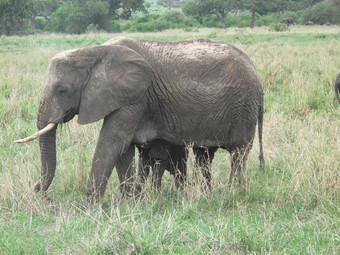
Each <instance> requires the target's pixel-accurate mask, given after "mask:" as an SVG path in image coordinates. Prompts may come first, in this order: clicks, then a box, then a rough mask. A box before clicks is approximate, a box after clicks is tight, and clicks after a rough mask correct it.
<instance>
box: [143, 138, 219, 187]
mask: <svg viewBox="0 0 340 255" xmlns="http://www.w3.org/2000/svg"><path fill="white" fill-rule="evenodd" d="M137 147H138V150H139V171H138V172H139V176H140V180H141V183H145V180H146V179H147V177H148V176H149V173H150V168H151V169H152V182H153V186H154V188H156V189H160V187H161V183H162V176H163V174H164V172H165V170H168V171H169V172H170V174H171V175H173V176H174V178H175V185H176V187H177V188H183V187H184V185H185V183H186V181H187V159H188V150H187V148H186V147H185V146H181V145H173V144H170V143H168V142H166V141H162V140H159V139H156V140H154V141H152V142H151V144H148V145H145V146H137ZM216 150H217V148H207V149H203V148H193V152H194V156H195V168H196V169H197V170H201V172H202V175H203V178H204V179H203V186H204V187H208V188H209V189H211V173H210V171H211V170H210V169H211V163H212V160H213V158H214V154H215V152H216ZM195 181H197V171H195Z"/></svg>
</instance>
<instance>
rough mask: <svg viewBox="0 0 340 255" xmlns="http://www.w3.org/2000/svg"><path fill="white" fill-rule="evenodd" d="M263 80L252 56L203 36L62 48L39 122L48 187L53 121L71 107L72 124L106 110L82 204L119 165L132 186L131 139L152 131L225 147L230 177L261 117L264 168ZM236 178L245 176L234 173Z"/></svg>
mask: <svg viewBox="0 0 340 255" xmlns="http://www.w3.org/2000/svg"><path fill="white" fill-rule="evenodd" d="M263 97H264V93H263V89H262V85H261V82H260V79H259V76H258V73H257V71H256V68H255V66H254V64H253V63H252V61H251V60H250V58H249V57H248V56H247V55H246V54H245V53H243V52H242V51H241V50H239V49H238V48H236V47H234V46H232V45H229V44H225V43H223V42H219V41H213V40H210V39H188V40H183V41H177V42H160V41H151V40H141V39H130V38H125V37H116V38H113V39H111V40H109V41H107V42H105V43H103V44H101V45H93V46H85V47H81V48H78V49H74V50H68V51H64V52H61V53H59V54H57V55H56V56H54V57H53V58H52V59H51V60H50V62H49V66H48V70H47V78H46V82H45V85H44V89H43V93H42V96H41V100H40V104H39V109H38V116H37V128H38V130H39V131H38V132H37V133H35V134H33V135H31V136H29V137H27V138H24V139H20V140H17V141H16V142H17V143H22V142H28V141H30V140H33V139H35V138H39V147H40V158H41V177H40V181H38V183H37V184H36V185H35V191H37V192H40V193H41V194H43V195H46V191H47V190H48V188H49V186H50V184H51V182H52V180H53V178H54V175H55V170H56V130H57V126H58V124H60V123H66V122H68V121H70V120H71V119H73V118H74V116H75V115H78V120H77V121H78V123H79V124H88V123H93V122H96V121H99V120H101V119H104V121H103V125H102V128H101V131H100V134H99V138H98V142H97V145H96V149H95V152H94V156H93V160H92V169H91V172H90V174H89V177H88V183H87V188H86V190H87V191H86V193H87V202H88V203H89V204H92V203H95V202H100V201H102V199H103V195H104V193H105V188H106V185H107V183H108V179H109V177H110V175H111V173H112V171H113V168H114V167H115V166H116V170H117V173H118V177H119V181H120V189H121V192H122V195H124V194H130V193H131V194H133V191H134V189H135V188H134V187H135V186H134V185H135V183H136V182H135V170H134V168H133V167H130V165H131V164H130V163H129V162H132V159H133V157H134V145H135V144H139V145H143V144H147V143H148V142H151V141H153V140H156V139H161V140H164V141H167V142H169V143H171V144H173V145H179V146H185V145H188V144H190V145H192V146H193V147H194V148H200V149H202V150H209V149H210V148H212V149H214V148H222V149H225V150H227V151H228V152H229V153H230V154H231V172H230V179H229V181H231V179H233V177H234V173H235V172H237V173H239V176H240V173H241V172H242V171H243V170H244V169H245V168H246V161H247V157H248V154H249V151H250V150H251V148H252V145H253V140H254V136H255V131H256V125H257V124H258V137H259V144H260V152H259V160H260V167H261V168H262V169H263V168H264V164H265V162H264V157H263V146H262V127H263ZM239 182H240V183H241V182H242V180H241V178H239Z"/></svg>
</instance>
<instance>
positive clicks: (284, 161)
mask: <svg viewBox="0 0 340 255" xmlns="http://www.w3.org/2000/svg"><path fill="white" fill-rule="evenodd" d="M115 36H118V34H90V35H79V36H69V35H39V36H28V37H0V254H339V253H340V107H339V105H338V102H337V101H336V99H335V95H334V88H333V87H334V81H335V78H336V76H337V74H338V73H339V72H340V27H333V26H329V27H326V26H320V27H317V26H315V27H299V26H295V27H293V28H291V30H290V31H289V32H282V33H273V32H268V29H267V28H257V29H255V30H253V31H252V30H249V29H228V30H203V29H202V30H201V31H200V32H188V33H185V32H182V31H169V32H167V33H152V34H127V35H125V36H130V37H134V38H144V39H157V40H169V41H171V40H180V39H186V38H192V37H208V38H211V39H215V40H220V41H224V42H227V43H231V44H234V45H235V46H237V47H239V48H240V49H242V50H243V51H245V52H246V53H247V54H248V55H249V56H250V58H251V59H252V60H253V62H254V63H255V66H256V67H257V70H258V72H259V75H260V78H261V81H262V84H263V87H264V91H265V115H264V156H265V160H266V169H265V171H261V170H260V169H259V161H258V142H257V140H255V141H256V142H255V144H254V148H253V150H252V151H251V153H250V156H249V164H248V170H247V173H246V183H245V185H244V186H243V187H236V189H234V190H232V191H230V190H229V189H228V188H227V183H228V176H229V172H230V157H229V155H228V154H227V153H226V152H224V151H218V153H217V157H216V159H215V160H214V162H213V173H212V174H213V180H212V187H213V188H212V191H211V192H203V191H201V189H200V187H188V188H187V189H185V190H184V191H177V190H176V189H175V187H174V184H173V178H172V177H171V176H170V175H169V174H167V173H166V174H165V175H164V177H163V188H162V191H161V192H160V193H155V192H153V191H151V189H150V187H149V186H148V187H146V190H145V194H144V199H143V200H142V201H129V200H128V201H120V193H119V187H118V177H117V175H116V173H115V172H113V174H112V177H111V180H110V182H109V185H108V188H107V190H106V197H105V200H106V201H107V202H108V204H109V209H106V210H102V209H101V208H100V206H99V205H95V206H93V207H92V208H89V209H84V208H83V206H82V205H83V204H84V203H85V199H86V196H85V187H86V181H87V177H88V173H89V171H90V168H91V161H92V156H93V152H94V147H95V145H96V140H97V137H98V133H99V130H100V126H101V123H94V124H90V125H85V126H80V125H78V124H77V122H76V118H75V119H74V120H72V121H71V122H70V123H69V124H67V125H63V126H62V129H58V132H57V159H58V165H57V172H56V176H55V178H54V181H53V183H52V185H51V187H50V189H49V191H48V194H49V196H50V197H51V198H52V199H53V200H54V203H50V204H48V203H45V202H44V201H42V199H41V197H40V196H39V195H38V194H35V193H34V192H33V187H34V183H35V182H36V181H37V180H38V179H39V175H40V158H39V148H38V142H32V143H30V144H25V145H18V144H13V141H14V140H15V139H18V138H22V137H25V136H27V135H28V134H32V133H33V132H35V131H36V114H37V107H38V105H39V100H40V95H41V92H42V88H43V84H44V80H45V75H46V71H47V65H48V62H49V59H50V58H51V57H52V56H53V55H55V54H56V53H58V52H60V51H63V50H67V49H71V48H76V47H79V46H83V45H90V44H100V43H102V42H104V41H106V40H108V39H110V38H112V37H115ZM188 164H189V178H191V176H192V172H193V171H194V168H193V159H192V157H190V158H189V162H188Z"/></svg>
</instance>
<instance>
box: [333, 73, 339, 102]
mask: <svg viewBox="0 0 340 255" xmlns="http://www.w3.org/2000/svg"><path fill="white" fill-rule="evenodd" d="M334 90H335V97H336V99H338V102H339V104H340V96H339V94H340V73H339V74H338V77H337V78H336V80H335V85H334Z"/></svg>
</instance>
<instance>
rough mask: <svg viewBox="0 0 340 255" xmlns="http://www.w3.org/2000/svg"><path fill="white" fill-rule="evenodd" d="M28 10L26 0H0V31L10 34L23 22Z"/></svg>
mask: <svg viewBox="0 0 340 255" xmlns="http://www.w3.org/2000/svg"><path fill="white" fill-rule="evenodd" d="M29 10H30V6H29V2H28V1H26V0H0V33H5V34H6V35H10V34H12V33H13V31H15V30H16V29H18V27H19V26H22V25H23V24H24V23H25V21H26V19H27V18H28V16H29Z"/></svg>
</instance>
